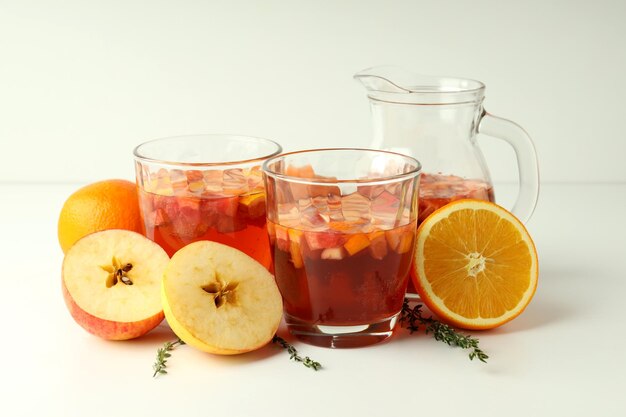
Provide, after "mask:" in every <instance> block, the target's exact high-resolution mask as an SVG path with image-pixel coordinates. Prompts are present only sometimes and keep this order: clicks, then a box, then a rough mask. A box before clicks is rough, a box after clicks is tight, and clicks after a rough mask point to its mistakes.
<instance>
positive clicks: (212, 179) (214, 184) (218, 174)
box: [202, 169, 224, 194]
mask: <svg viewBox="0 0 626 417" xmlns="http://www.w3.org/2000/svg"><path fill="white" fill-rule="evenodd" d="M202 176H203V178H204V183H205V191H206V192H207V193H213V194H221V193H222V191H223V190H224V187H223V178H224V172H223V171H220V170H214V169H213V170H207V171H202Z"/></svg>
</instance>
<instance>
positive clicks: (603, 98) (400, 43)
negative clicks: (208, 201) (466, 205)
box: [0, 0, 626, 183]
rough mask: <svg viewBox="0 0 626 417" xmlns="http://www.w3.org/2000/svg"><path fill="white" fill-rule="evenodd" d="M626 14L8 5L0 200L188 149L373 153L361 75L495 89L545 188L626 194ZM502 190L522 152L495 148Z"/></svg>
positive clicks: (529, 8)
mask: <svg viewBox="0 0 626 417" xmlns="http://www.w3.org/2000/svg"><path fill="white" fill-rule="evenodd" d="M625 17H626V2H624V1H597V0H596V1H588V2H583V1H540V0H532V1H531V0H527V1H497V0H494V1H484V0H477V1H310V2H299V1H291V2H288V1H282V2H281V1H247V2H245V1H229V2H217V1H190V0H187V1H43V0H42V1H7V0H0V141H1V146H2V148H1V149H2V155H3V157H2V164H0V182H5V183H7V182H42V181H43V182H71V183H74V182H87V181H94V180H99V179H105V178H113V177H122V178H128V179H133V178H134V172H133V164H132V157H131V152H132V149H133V147H134V146H135V145H137V144H139V143H140V142H142V141H145V140H148V139H152V138H156V137H162V136H170V135H177V134H192V133H240V134H248V135H255V136H263V137H268V138H271V139H274V140H276V141H278V142H280V143H281V144H282V145H283V146H284V148H285V149H287V150H293V149H297V148H310V147H320V146H338V145H341V146H344V145H345V146H367V145H368V143H369V139H370V135H371V130H370V115H369V104H368V102H367V99H366V96H365V91H364V90H363V89H362V87H360V86H359V85H358V84H357V83H356V82H355V81H353V80H352V75H353V74H354V73H355V72H357V71H359V70H361V69H364V68H366V67H369V66H373V65H380V64H396V65H400V66H403V67H406V68H407V69H411V70H414V71H417V72H420V73H424V74H433V75H451V76H460V77H467V78H475V79H479V80H482V81H483V82H485V83H486V85H487V98H486V101H485V107H486V108H487V110H488V111H490V112H492V113H494V114H496V115H499V116H502V117H507V118H510V119H512V120H514V121H516V122H518V123H519V124H521V125H522V126H523V127H525V128H526V130H527V131H528V132H529V133H530V135H531V136H532V137H533V139H534V141H535V144H536V147H537V150H538V153H539V158H540V168H541V175H542V181H544V182H563V181H583V182H607V181H608V182H617V181H620V182H623V181H626V164H624V162H623V159H624V155H626V138H625V134H624V128H623V126H624V119H625V117H626V105H625V104H624V101H623V100H624V97H626V83H625V82H624V74H626V46H625V45H624V44H625V41H626V24H624V19H625ZM481 143H482V145H483V147H484V152H485V154H486V157H487V160H488V162H489V165H490V167H491V170H492V176H493V179H494V181H496V182H501V181H510V180H515V179H516V176H517V174H516V169H515V163H514V157H513V153H512V151H511V150H510V149H509V148H508V147H507V145H505V144H503V143H500V142H499V141H498V140H496V139H492V138H481Z"/></svg>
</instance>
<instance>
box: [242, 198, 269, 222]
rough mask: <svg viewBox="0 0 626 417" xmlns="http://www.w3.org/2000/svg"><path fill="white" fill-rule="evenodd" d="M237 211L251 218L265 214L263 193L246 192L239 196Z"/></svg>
mask: <svg viewBox="0 0 626 417" xmlns="http://www.w3.org/2000/svg"><path fill="white" fill-rule="evenodd" d="M239 209H240V210H239V212H240V213H243V214H245V215H246V216H248V217H249V218H251V219H256V218H258V217H263V216H265V194H264V193H256V194H247V195H243V196H241V197H239Z"/></svg>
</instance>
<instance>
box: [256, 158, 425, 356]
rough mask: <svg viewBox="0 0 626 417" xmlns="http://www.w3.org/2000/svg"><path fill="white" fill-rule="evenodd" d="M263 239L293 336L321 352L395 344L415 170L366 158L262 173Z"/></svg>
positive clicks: (291, 163) (274, 162)
mask: <svg viewBox="0 0 626 417" xmlns="http://www.w3.org/2000/svg"><path fill="white" fill-rule="evenodd" d="M264 173H265V181H266V190H267V215H268V222H267V230H268V234H269V238H270V248H271V254H272V260H273V265H274V272H275V276H276V282H277V284H278V287H279V289H280V291H281V294H282V296H283V305H284V311H285V321H286V323H287V326H288V329H289V331H290V332H291V333H292V334H294V335H295V336H297V337H298V338H300V339H302V340H303V341H305V342H308V343H312V344H315V345H319V346H325V347H356V346H365V345H369V344H372V343H377V342H379V341H381V340H384V339H386V338H387V337H389V336H390V335H391V334H392V332H393V328H394V326H395V323H396V320H397V316H398V314H399V312H400V310H401V309H402V303H403V300H404V295H405V292H406V288H407V283H408V276H409V268H410V265H411V261H412V257H413V250H414V239H415V231H416V224H417V199H416V198H417V189H416V188H417V179H418V176H419V163H418V162H417V161H416V160H415V159H413V158H410V157H406V156H403V155H399V154H395V153H391V152H384V151H373V150H362V149H321V150H313V151H302V152H294V153H291V154H286V155H281V156H278V157H275V158H272V159H269V160H268V161H267V162H266V163H265V164H264Z"/></svg>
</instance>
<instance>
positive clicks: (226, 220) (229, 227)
mask: <svg viewBox="0 0 626 417" xmlns="http://www.w3.org/2000/svg"><path fill="white" fill-rule="evenodd" d="M246 226H247V223H246V221H245V220H244V219H242V218H241V217H239V216H235V217H226V216H220V217H219V218H218V220H217V224H216V226H215V228H216V229H217V231H218V232H219V233H234V232H238V231H240V230H243V229H245V228H246Z"/></svg>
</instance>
